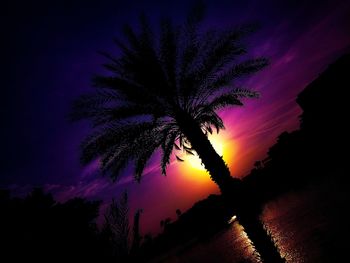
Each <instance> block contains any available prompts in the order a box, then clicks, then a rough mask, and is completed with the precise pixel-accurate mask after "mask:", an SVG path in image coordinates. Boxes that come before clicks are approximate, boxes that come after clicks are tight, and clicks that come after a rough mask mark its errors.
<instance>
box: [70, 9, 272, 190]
mask: <svg viewBox="0 0 350 263" xmlns="http://www.w3.org/2000/svg"><path fill="white" fill-rule="evenodd" d="M196 11H197V12H192V14H191V15H190V16H189V18H188V20H187V22H186V24H185V25H184V26H182V27H174V26H173V25H172V23H171V21H170V20H168V19H166V20H163V21H162V23H161V33H160V38H159V43H155V42H156V41H155V39H156V38H155V36H154V34H153V32H152V31H151V29H150V27H149V25H148V23H147V21H146V19H145V17H142V18H141V28H142V29H141V32H140V33H139V34H137V33H135V32H134V31H133V30H132V28H131V27H129V26H125V28H124V34H125V36H126V38H127V40H128V43H127V44H124V43H123V42H121V41H120V40H118V39H116V40H115V43H116V44H117V46H118V47H119V49H120V51H121V55H120V57H119V58H114V57H113V56H111V55H109V54H107V53H103V55H104V56H106V57H107V58H108V59H109V62H108V63H107V64H105V65H104V66H105V67H106V68H107V69H108V70H109V71H110V72H111V75H109V76H96V77H95V78H94V80H93V83H94V86H95V87H96V92H94V93H92V94H89V95H84V96H82V97H80V99H78V100H77V101H76V102H75V104H74V110H73V114H72V118H73V119H74V120H79V119H89V120H91V121H92V123H93V126H94V127H95V128H96V131H95V132H94V133H92V134H91V135H90V136H88V137H87V138H86V139H85V140H84V141H83V143H82V155H81V159H82V162H83V163H85V164H86V163H89V162H91V161H92V160H93V159H95V158H100V160H101V168H102V170H103V171H105V172H109V174H110V176H111V177H112V178H113V179H116V178H117V177H118V175H120V171H121V170H122V169H123V168H124V167H125V166H126V165H127V164H128V163H129V161H130V160H133V161H134V162H135V175H136V179H137V180H140V178H141V175H142V172H143V170H144V168H145V166H146V163H147V161H148V160H149V158H150V157H151V155H152V154H153V153H154V152H155V151H156V149H158V148H161V149H162V157H161V170H162V173H163V174H166V167H167V165H168V164H169V162H170V156H171V153H172V152H173V149H174V148H175V149H177V150H180V149H181V150H183V151H185V152H187V153H189V154H192V153H193V152H194V151H195V152H196V153H197V154H198V156H199V157H200V158H201V160H202V162H203V164H204V165H205V168H206V169H207V170H208V172H209V174H210V176H211V178H212V180H213V181H214V182H215V183H216V184H217V185H218V186H219V188H220V190H221V191H222V192H225V191H226V190H228V189H227V187H226V186H227V182H228V181H231V179H232V177H231V175H230V171H229V169H228V167H227V165H226V164H225V162H224V161H223V159H222V158H221V156H219V155H218V154H217V153H216V152H215V150H214V148H213V147H212V145H211V143H210V141H209V140H208V137H207V135H208V133H212V132H213V128H214V129H216V131H217V132H219V130H220V129H223V128H224V124H223V121H222V119H221V118H220V117H219V115H218V114H217V111H218V110H220V109H222V108H224V107H228V106H241V105H243V103H242V101H241V99H242V98H256V97H258V93H257V92H255V91H251V90H248V89H244V88H241V87H237V86H235V85H234V84H233V81H234V80H235V79H237V78H238V77H241V76H245V75H249V74H251V73H254V72H256V71H258V70H260V69H262V68H264V67H265V66H266V65H267V64H268V61H267V59H265V58H254V59H248V60H240V61H239V62H237V63H235V62H236V61H238V58H239V57H240V56H241V55H244V54H245V53H246V48H245V47H244V45H243V43H242V41H241V40H242V37H243V36H245V35H246V34H247V33H249V32H251V31H252V27H251V26H243V27H239V28H235V29H232V30H225V31H223V30H222V31H218V30H208V31H206V32H202V33H199V32H198V31H199V30H198V23H199V22H200V20H201V16H202V15H201V12H198V10H196ZM177 142H178V143H177ZM178 159H179V160H181V159H180V158H178Z"/></svg>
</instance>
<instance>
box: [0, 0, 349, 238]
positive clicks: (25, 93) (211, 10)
mask: <svg viewBox="0 0 350 263" xmlns="http://www.w3.org/2000/svg"><path fill="white" fill-rule="evenodd" d="M34 2H35V3H34V4H33V3H32V4H29V3H27V1H9V0H8V1H7V2H6V1H5V9H4V10H5V16H3V18H2V20H3V21H2V25H3V26H4V25H5V28H4V29H5V31H4V32H5V34H6V36H7V37H6V38H5V40H3V43H2V44H4V45H5V46H4V48H3V50H4V51H5V54H4V55H5V63H4V66H5V69H4V70H3V73H5V74H4V76H5V83H4V86H3V88H2V90H4V91H5V94H2V96H1V120H2V125H1V127H2V128H1V138H2V140H1V141H2V142H1V149H2V151H1V156H0V160H1V170H0V178H1V179H0V186H1V187H10V188H11V189H14V191H17V192H21V191H26V190H28V189H30V188H32V187H33V186H44V187H45V189H47V190H50V191H51V192H53V193H54V194H55V196H56V197H57V198H58V199H59V200H66V199H68V198H71V197H73V196H82V197H87V198H98V199H104V200H110V199H111V198H112V197H116V196H118V194H119V193H120V191H122V190H123V189H128V190H129V191H130V195H131V206H132V209H136V208H143V209H144V214H143V222H144V224H143V225H144V228H145V231H151V230H156V229H157V226H158V224H159V221H160V219H162V218H164V217H167V216H170V217H173V218H175V209H176V208H181V209H186V208H188V207H190V206H191V205H192V204H193V203H194V202H195V201H197V200H198V199H199V198H204V197H206V196H207V195H208V194H209V193H212V192H217V189H216V187H215V185H214V184H212V183H211V182H210V181H206V179H200V180H196V179H193V178H191V177H190V176H188V175H186V176H184V175H183V174H181V173H180V172H179V171H180V170H179V169H178V164H176V163H175V164H172V165H171V167H170V169H169V171H170V173H169V175H168V176H167V177H163V176H161V175H160V170H159V169H158V166H159V165H158V163H157V162H156V161H157V160H156V159H157V158H156V156H155V158H153V159H152V160H151V162H150V165H149V167H148V168H147V174H146V176H145V177H144V179H143V180H142V182H141V184H140V185H137V184H136V183H134V182H133V181H132V180H131V178H130V176H132V171H131V169H128V170H127V171H125V175H124V177H122V178H121V180H120V181H119V182H118V183H117V184H111V182H110V181H109V180H108V179H106V178H102V177H100V176H99V175H98V170H97V164H96V163H93V164H91V165H89V166H88V167H82V166H81V165H80V164H79V151H78V147H79V143H80V141H81V140H82V139H83V137H84V136H85V135H86V134H87V133H88V132H89V126H88V124H87V123H69V122H68V121H67V119H66V116H67V113H68V111H69V108H70V104H71V102H72V100H73V99H74V98H76V97H77V96H78V95H80V94H83V93H86V92H89V87H90V79H91V77H92V75H93V74H95V73H103V69H102V67H101V64H102V63H103V62H104V59H103V58H102V57H100V56H99V55H98V54H97V52H96V51H99V50H104V51H112V52H113V51H114V52H116V51H115V49H114V46H113V42H112V38H113V37H114V36H116V35H118V34H119V32H120V28H121V26H122V25H123V24H124V23H130V24H133V25H134V24H136V22H135V21H136V18H137V16H138V14H139V13H140V11H144V12H145V13H146V14H148V15H149V16H150V18H151V20H152V22H153V23H154V24H155V25H156V22H157V21H158V20H159V18H160V17H162V16H164V15H168V16H170V17H172V18H173V20H175V21H177V22H181V20H182V19H183V17H184V16H185V13H186V11H187V9H188V6H189V5H188V4H187V1H176V3H175V2H173V3H165V2H164V1H144V2H143V1H131V0H129V1H87V2H89V3H85V1H74V3H71V1H47V2H50V4H49V3H44V4H38V2H36V1H34ZM205 2H206V3H207V18H206V20H205V23H204V26H205V27H216V28H223V27H227V26H230V25H237V24H239V23H244V22H251V21H258V22H260V23H261V25H262V29H261V30H260V31H259V32H257V33H255V34H254V35H253V36H252V37H251V38H249V41H248V43H249V46H250V52H249V54H250V55H252V56H260V55H263V56H266V57H268V58H270V60H271V65H270V66H269V67H268V68H267V69H265V70H264V71H262V72H260V73H258V74H256V75H255V76H254V77H252V78H249V79H247V80H245V81H244V82H243V83H244V85H245V86H247V87H250V88H253V89H256V90H258V91H260V92H261V98H260V99H259V100H252V101H247V104H246V106H245V107H242V108H239V109H232V110H224V111H223V112H221V116H222V117H223V118H224V120H225V123H226V132H225V133H224V135H225V137H226V138H227V140H232V141H234V142H235V143H236V145H237V147H238V148H237V154H236V155H235V159H234V160H232V163H230V162H229V164H230V168H231V171H232V173H233V174H234V175H237V176H243V175H244V174H247V173H248V172H249V170H250V169H251V167H252V164H253V163H254V162H255V161H256V160H258V159H261V158H263V157H264V155H265V154H266V151H267V149H268V147H269V146H271V145H272V144H273V143H274V141H275V139H276V137H277V136H278V134H280V133H281V132H282V131H284V130H293V129H297V128H298V115H299V114H300V109H299V108H298V106H297V104H296V103H295V98H296V95H297V94H298V93H299V92H300V91H301V90H302V89H303V88H304V87H305V85H306V84H308V83H309V82H310V81H312V80H313V79H314V78H315V77H317V75H318V74H319V73H320V72H321V71H322V70H324V69H325V68H326V66H327V65H328V64H329V63H331V62H332V61H334V60H335V59H336V58H337V57H339V56H340V55H341V54H343V53H345V52H349V51H350V1H257V0H255V1H253V0H252V1H205ZM305 2H307V3H305ZM330 89H332V87H330ZM179 189H181V191H178V190H179ZM183 189H185V190H183ZM159 200H162V202H159ZM157 201H158V202H157Z"/></svg>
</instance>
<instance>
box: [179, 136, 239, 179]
mask: <svg viewBox="0 0 350 263" xmlns="http://www.w3.org/2000/svg"><path fill="white" fill-rule="evenodd" d="M227 136H228V134H226V133H224V132H220V133H219V134H211V135H209V137H208V139H209V141H210V143H211V144H212V145H213V147H214V149H215V151H216V152H217V153H218V154H219V155H220V156H222V158H223V159H224V161H225V162H226V163H227V164H228V165H231V164H232V161H233V160H232V159H233V158H234V157H235V155H236V152H237V147H236V143H235V142H234V141H232V139H227ZM194 154H195V155H186V154H183V155H181V156H180V157H181V158H182V159H183V160H184V162H182V163H180V164H179V169H180V170H181V171H182V174H183V176H185V177H186V178H188V179H190V180H192V179H195V180H198V179H200V180H201V181H203V182H204V181H208V182H211V179H210V177H209V176H208V173H207V171H206V170H205V167H204V164H202V161H201V160H200V158H199V157H198V155H197V153H196V152H194Z"/></svg>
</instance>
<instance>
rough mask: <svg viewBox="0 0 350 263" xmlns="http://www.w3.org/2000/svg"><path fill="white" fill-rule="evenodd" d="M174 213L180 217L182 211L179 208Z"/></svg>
mask: <svg viewBox="0 0 350 263" xmlns="http://www.w3.org/2000/svg"><path fill="white" fill-rule="evenodd" d="M176 215H177V217H180V216H181V215H182V212H181V210H180V209H176Z"/></svg>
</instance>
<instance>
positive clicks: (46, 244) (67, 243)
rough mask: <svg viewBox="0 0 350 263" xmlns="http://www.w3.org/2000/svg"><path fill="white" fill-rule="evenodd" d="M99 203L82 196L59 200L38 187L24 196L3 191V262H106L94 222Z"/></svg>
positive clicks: (0, 221)
mask: <svg viewBox="0 0 350 263" xmlns="http://www.w3.org/2000/svg"><path fill="white" fill-rule="evenodd" d="M99 204H100V202H90V201H86V200H83V199H80V198H75V199H71V200H68V201H67V202H65V203H58V202H56V201H55V200H54V199H53V197H52V195H51V194H47V193H45V192H44V191H43V190H42V189H39V188H36V189H34V190H33V191H32V192H31V193H29V194H28V195H27V196H26V197H24V198H17V197H13V198H11V197H10V195H9V192H8V191H0V209H1V217H0V232H1V235H0V243H1V244H2V248H1V256H0V257H1V259H2V261H4V260H5V261H7V259H8V260H10V261H11V262H21V261H30V262H32V261H33V262H47V261H56V260H57V261H58V260H59V261H63V260H64V259H67V258H70V259H74V260H75V261H88V260H97V259H102V260H103V261H104V262H107V260H105V259H106V258H105V254H104V253H103V252H102V250H101V246H99V237H98V231H97V227H96V224H95V219H96V217H97V215H98V207H99ZM108 253H109V252H106V254H108Z"/></svg>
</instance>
